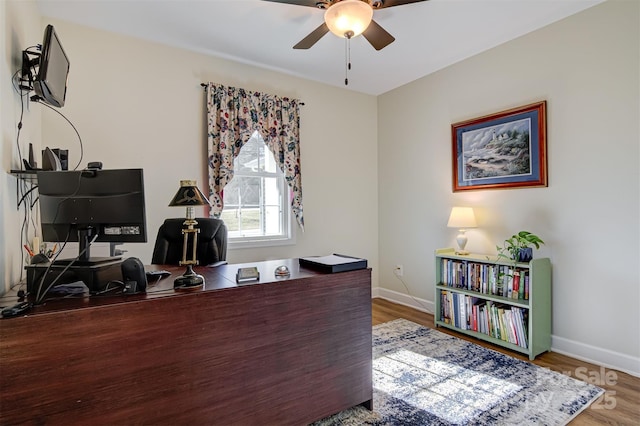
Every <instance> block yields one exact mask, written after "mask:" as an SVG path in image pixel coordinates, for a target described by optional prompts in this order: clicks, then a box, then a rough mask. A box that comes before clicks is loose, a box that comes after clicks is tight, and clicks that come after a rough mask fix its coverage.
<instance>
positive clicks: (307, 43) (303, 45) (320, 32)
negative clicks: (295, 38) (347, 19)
mask: <svg viewBox="0 0 640 426" xmlns="http://www.w3.org/2000/svg"><path fill="white" fill-rule="evenodd" d="M328 32H329V27H327V24H325V23H324V22H323V23H322V25H320V26H319V27H318V28H316V29H315V30H313V31H311V34H309V35H308V36H306V37H305V38H303V39H302V40H300V41H299V42H298V44H296V45H295V46H293V48H294V49H308V48H310V47H311V46H313V45H314V44H316V43H317V42H318V40H320V39H321V38H322V36H324V35H325V34H326V33H328Z"/></svg>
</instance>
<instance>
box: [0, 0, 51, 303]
mask: <svg viewBox="0 0 640 426" xmlns="http://www.w3.org/2000/svg"><path fill="white" fill-rule="evenodd" d="M42 34H43V27H42V23H41V20H40V15H39V14H38V11H37V9H36V7H35V3H34V2H29V1H17V0H8V1H0V122H1V123H2V125H1V126H0V129H1V130H0V163H1V164H2V170H3V173H0V280H1V284H0V294H1V293H2V292H3V291H4V289H5V288H9V285H12V284H15V283H17V282H19V281H20V277H21V272H22V271H21V257H22V256H23V254H24V251H23V250H22V246H21V243H20V229H21V227H22V226H23V223H24V222H25V211H24V209H23V208H20V210H18V209H17V202H18V196H17V192H16V190H17V188H16V185H17V180H16V178H15V177H14V176H12V175H10V174H9V170H11V169H16V168H20V166H19V164H20V162H19V156H18V149H17V144H16V139H17V136H18V130H17V129H18V123H19V122H20V115H21V108H20V95H19V94H18V93H17V92H16V90H14V87H13V85H12V76H13V75H14V73H15V72H16V70H18V69H19V68H20V65H21V63H22V57H21V54H22V50H23V49H25V48H27V47H30V46H32V45H35V44H37V43H41V42H42ZM26 108H27V109H26V110H25V114H24V118H23V120H22V121H23V123H24V125H23V128H22V131H21V133H20V147H21V151H22V154H23V156H25V157H27V156H28V152H29V142H31V143H33V144H34V146H35V149H36V151H38V150H39V148H40V127H41V126H40V111H39V108H37V107H36V108H34V106H33V105H31V106H30V107H29V106H27V107H26ZM29 188H30V186H29V185H25V186H24V187H23V188H21V190H25V191H26V190H28V189H29ZM26 217H27V218H29V216H26ZM24 226H26V227H27V229H28V231H30V232H31V234H33V232H34V227H33V226H32V225H31V221H30V220H27V221H26V223H25V225H24Z"/></svg>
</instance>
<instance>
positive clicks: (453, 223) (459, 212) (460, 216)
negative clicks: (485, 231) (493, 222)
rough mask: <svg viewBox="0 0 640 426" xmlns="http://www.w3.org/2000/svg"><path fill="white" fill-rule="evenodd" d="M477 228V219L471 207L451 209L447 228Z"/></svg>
mask: <svg viewBox="0 0 640 426" xmlns="http://www.w3.org/2000/svg"><path fill="white" fill-rule="evenodd" d="M476 226H477V225H476V217H475V215H474V214H473V209H472V208H471V207H453V208H452V209H451V215H450V216H449V223H447V227H449V228H459V229H465V228H475V227H476Z"/></svg>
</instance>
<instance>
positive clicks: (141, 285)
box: [120, 257, 147, 293]
mask: <svg viewBox="0 0 640 426" xmlns="http://www.w3.org/2000/svg"><path fill="white" fill-rule="evenodd" d="M120 268H121V269H122V281H123V282H124V285H125V293H138V292H144V291H146V290H147V275H146V274H145V271H144V265H143V264H142V262H141V261H140V259H138V258H137V257H129V258H127V259H125V260H123V261H122V265H121V266H120Z"/></svg>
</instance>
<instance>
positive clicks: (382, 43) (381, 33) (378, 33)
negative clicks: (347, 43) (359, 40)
mask: <svg viewBox="0 0 640 426" xmlns="http://www.w3.org/2000/svg"><path fill="white" fill-rule="evenodd" d="M362 35H363V36H364V38H366V39H367V41H368V42H369V43H371V45H372V46H373V48H374V49H376V50H380V49H383V48H385V47H386V46H388V45H390V44H391V43H393V42H394V40H395V39H396V38H395V37H394V36H392V35H391V34H389V33H388V32H387V30H385V29H384V28H382V27H381V26H380V25H379V24H378V23H377V22H376V21H371V23H370V24H369V26H368V27H367V29H366V30H364V32H363V33H362Z"/></svg>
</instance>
